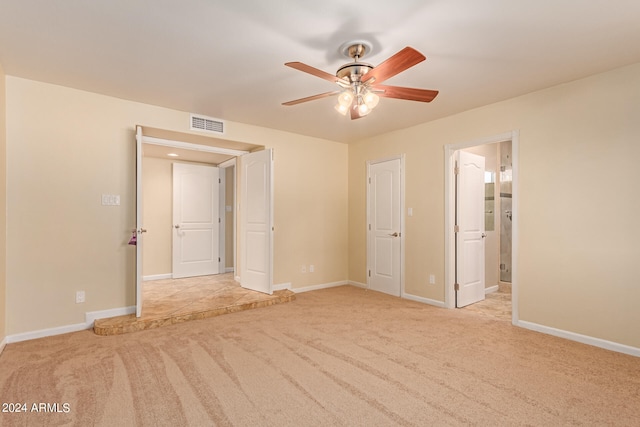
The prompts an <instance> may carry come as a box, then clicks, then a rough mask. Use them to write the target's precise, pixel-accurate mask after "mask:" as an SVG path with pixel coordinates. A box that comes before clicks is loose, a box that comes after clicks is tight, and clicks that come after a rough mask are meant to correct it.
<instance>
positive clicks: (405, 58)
mask: <svg viewBox="0 0 640 427" xmlns="http://www.w3.org/2000/svg"><path fill="white" fill-rule="evenodd" d="M425 59H427V58H426V57H425V56H424V55H423V54H421V53H420V52H418V51H417V50H415V49H414V48H412V47H409V46H407V47H405V48H404V49H402V50H401V51H400V52H398V53H396V54H395V55H393V56H392V57H390V58H388V59H387V60H386V61H384V62H383V63H382V64H380V65H378V66H377V67H374V68H373V70H371V71H369V72H368V73H367V74H365V75H364V77H362V81H363V82H366V81H368V80H371V79H372V78H374V77H375V79H376V80H375V81H376V83H382V82H383V81H385V80H387V79H388V78H391V77H393V76H395V75H396V74H398V73H401V72H403V71H404V70H406V69H408V68H411V67H413V66H414V65H416V64H418V63H420V62H422V61H424V60H425Z"/></svg>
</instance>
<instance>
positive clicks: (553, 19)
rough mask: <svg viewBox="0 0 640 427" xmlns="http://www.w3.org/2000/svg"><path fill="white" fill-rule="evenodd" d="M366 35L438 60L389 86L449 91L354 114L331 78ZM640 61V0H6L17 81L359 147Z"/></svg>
mask: <svg viewBox="0 0 640 427" xmlns="http://www.w3.org/2000/svg"><path fill="white" fill-rule="evenodd" d="M355 39H363V40H366V41H368V42H370V43H371V44H372V45H373V52H372V53H371V54H370V55H368V56H367V57H365V58H364V60H365V61H366V62H370V63H372V64H373V65H377V64H379V63H380V62H382V61H384V60H385V59H386V58H388V57H389V56H391V55H393V54H394V53H396V52H397V51H399V50H400V49H402V48H403V47H405V46H411V47H413V48H415V49H417V50H419V51H420V52H422V53H423V54H424V55H426V56H427V60H426V61H424V62H422V63H420V64H418V65H416V66H414V67H412V68H410V69H409V70H407V71H405V72H403V73H401V74H399V75H398V76H395V77H393V78H392V79H389V80H388V81H387V82H386V84H391V85H398V86H408V87H417V88H424V89H437V90H439V91H440V94H439V95H438V97H437V98H436V99H435V100H434V101H433V102H432V103H430V104H426V103H419V102H413V101H401V100H396V99H389V98H386V99H385V98H383V99H381V101H380V104H379V105H378V107H377V108H376V109H375V111H373V112H372V113H371V115H369V116H367V117H364V118H362V119H359V120H355V121H351V120H349V118H348V117H343V116H341V115H339V114H338V113H336V112H335V111H334V109H333V105H334V104H335V100H333V99H331V98H327V99H321V100H316V101H311V102H308V103H305V104H300V105H297V106H291V107H285V106H282V105H281V103H282V102H285V101H289V100H293V99H297V98H302V97H305V96H309V95H314V94H316V93H321V92H327V91H331V90H334V89H335V87H334V85H332V83H330V82H327V81H325V80H322V79H319V78H317V77H314V76H311V75H309V74H305V73H302V72H300V71H296V70H293V69H291V68H288V67H285V66H284V65H283V64H284V63H285V62H289V61H301V62H304V63H306V64H308V65H311V66H313V67H316V68H319V69H322V70H324V71H327V72H329V73H331V74H333V73H335V71H336V69H337V68H338V67H339V66H340V65H342V64H344V63H346V62H348V60H347V59H346V58H344V57H342V56H341V55H340V54H339V52H338V48H339V47H340V45H342V44H343V43H344V42H347V41H350V40H355ZM635 62H640V1H638V0H535V1H534V0H396V1H389V0H367V1H344V0H322V1H301V0H277V1H265V0H234V1H230V0H181V1H172V0H155V1H152V0H108V1H87V0H0V64H2V66H3V68H4V70H5V73H6V74H8V75H13V76H19V77H25V78H28V79H33V80H40V81H45V82H50V83H55V84H60V85H63V86H69V87H74V88H78V89H84V90H88V91H92V92H97V93H103V94H107V95H111V96H115V97H119V98H124V99H130V100H134V101H140V102H144V103H148V104H154V105H160V106H165V107H169V108H173V109H177V110H182V111H188V112H195V113H200V114H204V115H208V116H211V117H215V118H219V119H223V120H229V121H234V122H240V123H248V124H252V125H258V126H264V127H269V128H275V129H281V130H285V131H290V132H296V133H300V134H304V135H311V136H316V137H320V138H326V139H330V140H334V141H342V142H350V141H355V140H358V139H360V138H364V137H368V136H373V135H377V134H381V133H384V132H388V131H391V130H394V129H399V128H404V127H408V126H411V125H415V124H418V123H422V122H426V121H429V120H433V119H436V118H440V117H444V116H448V115H451V114H454V113H457V112H460V111H464V110H468V109H471V108H474V107H478V106H481V105H486V104H490V103H492V102H496V101H499V100H503V99H507V98H511V97H514V96H518V95H521V94H525V93H528V92H531V91H535V90H539V89H542V88H545V87H549V86H553V85H556V84H559V83H563V82H567V81H571V80H575V79H577V78H581V77H584V76H588V75H591V74H595V73H599V72H602V71H605V70H609V69H613V68H617V67H620V66H623V65H627V64H631V63H635Z"/></svg>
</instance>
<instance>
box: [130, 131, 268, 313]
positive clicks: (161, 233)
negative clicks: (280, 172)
mask: <svg viewBox="0 0 640 427" xmlns="http://www.w3.org/2000/svg"><path fill="white" fill-rule="evenodd" d="M136 141H137V150H136V151H137V154H136V159H137V160H136V170H137V172H136V205H137V209H136V210H137V212H136V231H135V233H136V234H137V243H136V316H137V317H140V316H141V315H142V304H143V298H142V288H143V282H144V281H145V279H146V280H147V281H149V280H158V279H164V278H167V277H174V275H173V271H172V268H173V267H174V266H173V245H172V241H173V240H175V236H174V234H175V230H176V229H177V228H178V227H179V228H182V224H173V222H174V221H175V220H174V216H173V199H174V193H173V188H172V187H175V182H174V181H173V176H174V170H173V169H174V164H175V163H177V161H176V158H180V163H181V164H190V165H194V164H198V165H207V168H215V169H217V172H216V174H215V176H216V177H217V178H216V181H219V183H218V182H215V186H216V191H215V196H214V195H212V196H211V197H210V198H213V197H215V198H217V199H218V200H216V205H217V206H218V208H217V210H216V211H215V212H214V211H212V212H213V214H214V215H215V216H216V218H215V224H213V223H211V224H209V225H210V226H211V227H214V226H215V227H216V230H217V234H218V236H217V238H216V243H217V245H216V247H215V248H214V250H215V252H216V256H215V258H216V262H217V263H218V268H217V270H218V271H220V272H221V273H224V272H225V271H226V268H227V265H228V264H227V258H229V259H230V260H231V262H232V265H231V266H230V268H231V269H232V270H233V272H232V273H231V275H232V276H235V273H236V268H237V263H236V260H237V259H238V258H240V260H241V263H240V264H241V265H240V277H238V276H236V277H235V278H236V279H239V282H240V286H241V287H243V288H248V289H253V290H259V291H261V292H264V293H268V294H271V293H272V286H273V276H272V270H273V267H272V264H273V262H272V250H273V248H272V244H273V236H272V231H273V224H272V218H273V180H272V174H273V168H272V164H273V154H272V150H271V149H264V147H261V146H257V145H253V144H248V143H240V142H234V141H228V140H219V139H217V138H212V137H205V136H200V135H196V134H186V133H180V132H173V131H166V130H161V129H154V128H147V127H144V128H143V127H142V126H138V127H137V131H136ZM235 159H240V165H241V167H240V168H236V163H235ZM211 165H216V166H211ZM248 165H251V168H249V167H248ZM145 167H146V168H145ZM153 168H157V169H162V171H161V172H160V173H159V174H157V173H156V174H155V175H154V176H153V177H152V178H151V179H150V177H149V174H150V172H149V169H153ZM222 169H224V170H225V171H224V172H223V173H221V172H220V170H222ZM231 169H233V170H231ZM258 169H261V170H262V171H263V173H261V174H259V173H253V172H254V171H255V170H258ZM169 170H171V173H168V171H169ZM145 172H147V173H145ZM228 174H229V175H232V176H233V177H232V180H233V184H232V185H233V190H232V191H227V190H226V188H227V187H226V184H227V183H226V181H227V179H226V178H227V175H228ZM151 175H153V173H152V172H151ZM158 177H163V178H160V179H158ZM161 181H164V184H163V183H162V182H161ZM169 183H170V184H169ZM240 183H241V185H242V190H243V191H240V194H241V195H242V196H243V197H245V198H246V197H247V194H251V195H258V196H259V201H260V203H258V202H256V201H255V200H256V199H254V198H251V197H250V198H249V199H248V200H249V201H251V203H243V206H244V209H245V210H246V209H248V207H250V208H251V210H250V211H248V212H249V213H250V214H249V215H247V214H243V212H238V214H237V215H238V216H239V217H240V218H244V219H245V220H244V222H243V224H242V225H239V224H238V227H239V228H238V233H237V235H238V238H236V232H235V231H236V229H237V228H236V226H235V225H236V224H237V222H236V220H235V218H236V211H237V210H239V207H240V204H239V203H238V202H237V200H236V193H237V192H238V190H237V188H238V185H240ZM145 184H147V187H149V188H147V189H146V190H145V191H143V188H145ZM149 184H151V185H149ZM154 190H156V191H159V192H161V193H162V194H161V196H160V197H159V199H160V200H164V203H163V207H162V208H159V207H158V206H157V203H158V200H157V199H158V198H157V197H156V196H157V194H155V195H154ZM258 190H259V191H258ZM147 193H148V194H147ZM211 194H214V193H211ZM218 196H219V197H218ZM231 196H232V197H233V199H232V200H231V201H230V202H229V199H228V198H227V197H231ZM145 198H147V199H153V203H152V205H151V206H152V207H151V209H149V206H145ZM196 200H197V198H196ZM243 200H244V199H243ZM169 206H171V207H172V209H169V208H168V207H169ZM145 207H146V208H147V209H145ZM169 210H171V215H169V214H168V212H169ZM147 211H148V212H147ZM227 214H229V215H227ZM229 216H233V220H231V221H227V220H226V219H227V218H228V217H229ZM247 218H249V219H248V220H247ZM255 218H258V219H260V221H257V220H256V221H253V219H255ZM146 221H150V223H147V222H146ZM218 224H219V227H220V229H218V228H217V227H218ZM176 225H177V226H178V227H176ZM256 227H257V228H256ZM154 231H155V233H154ZM154 234H155V236H154ZM229 234H230V235H233V240H232V242H233V243H231V245H230V246H231V247H232V248H233V249H232V250H231V252H232V254H229V256H227V253H228V252H229V250H227V247H228V246H227V244H226V243H227V239H226V236H227V235H229ZM247 234H250V236H252V237H253V236H255V235H258V234H259V235H260V237H261V240H260V242H262V243H263V244H262V245H256V244H251V245H249V244H242V241H246V240H247V238H246V236H245V235H247ZM169 236H170V238H169ZM153 237H156V241H155V242H154V239H153ZM149 239H151V242H149ZM238 239H240V240H241V244H236V243H235V242H236V240H238ZM210 241H211V242H212V241H213V239H210ZM149 243H151V244H149ZM209 243H210V242H209ZM252 243H255V242H253V241H252ZM210 246H211V245H210ZM145 248H150V250H151V251H150V252H149V253H146V251H145ZM169 248H171V250H169ZM236 248H237V249H236ZM153 251H155V253H154V252H153ZM236 252H238V253H237V255H236ZM245 252H247V253H245ZM218 253H219V254H221V256H218ZM145 255H147V256H145ZM158 255H159V257H158V258H159V261H158V259H156V256H158ZM147 258H149V260H147ZM153 263H156V265H155V266H154V267H153V268H155V269H156V270H152V269H150V268H149V265H153ZM169 266H171V267H169ZM247 266H248V267H247ZM256 266H259V267H261V268H256ZM158 268H160V269H161V270H157V269H158ZM158 271H160V272H159V273H158ZM257 273H261V275H260V276H259V277H258V279H256V277H255V276H256V274H257ZM258 285H260V286H258Z"/></svg>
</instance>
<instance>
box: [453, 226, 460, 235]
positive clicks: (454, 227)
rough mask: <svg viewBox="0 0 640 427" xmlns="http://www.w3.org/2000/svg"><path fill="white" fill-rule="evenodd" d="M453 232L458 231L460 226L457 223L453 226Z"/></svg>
mask: <svg viewBox="0 0 640 427" xmlns="http://www.w3.org/2000/svg"><path fill="white" fill-rule="evenodd" d="M453 232H454V233H459V232H460V226H459V225H454V226H453Z"/></svg>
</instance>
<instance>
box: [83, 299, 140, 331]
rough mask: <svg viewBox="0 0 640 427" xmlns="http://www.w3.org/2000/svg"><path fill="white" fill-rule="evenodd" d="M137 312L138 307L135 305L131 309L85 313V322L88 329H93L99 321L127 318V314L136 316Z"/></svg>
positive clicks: (123, 308)
mask: <svg viewBox="0 0 640 427" xmlns="http://www.w3.org/2000/svg"><path fill="white" fill-rule="evenodd" d="M135 312H136V307H135V306H134V305H132V306H129V307H120V308H111V309H109V310H99V311H89V312H87V313H85V315H84V320H85V324H86V325H87V327H88V328H93V322H94V321H96V320H98V319H106V318H109V317H116V316H126V315H127V314H134V313H135Z"/></svg>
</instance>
